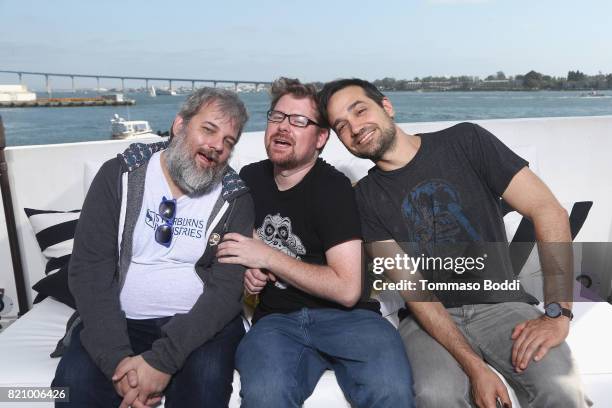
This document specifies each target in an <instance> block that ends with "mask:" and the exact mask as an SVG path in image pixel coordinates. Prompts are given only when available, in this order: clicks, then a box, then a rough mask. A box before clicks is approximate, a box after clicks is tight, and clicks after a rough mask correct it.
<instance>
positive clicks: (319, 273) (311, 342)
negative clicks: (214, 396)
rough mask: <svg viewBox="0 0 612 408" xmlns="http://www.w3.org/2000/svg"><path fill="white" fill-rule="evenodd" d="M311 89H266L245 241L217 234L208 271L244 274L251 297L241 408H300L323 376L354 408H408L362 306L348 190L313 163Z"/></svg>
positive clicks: (392, 343)
mask: <svg viewBox="0 0 612 408" xmlns="http://www.w3.org/2000/svg"><path fill="white" fill-rule="evenodd" d="M315 96H316V90H315V88H314V86H312V85H308V84H302V83H300V82H299V81H298V80H295V79H286V78H281V79H279V80H277V81H276V82H275V83H274V84H273V86H272V103H271V109H270V111H268V125H267V128H266V132H265V147H266V152H267V154H268V160H264V161H261V162H259V163H254V164H251V165H249V166H246V167H244V168H243V169H242V171H241V173H240V175H241V177H242V178H243V179H244V180H245V182H246V183H247V185H248V186H249V188H250V190H251V194H252V196H253V201H254V203H255V227H256V231H255V238H251V234H249V236H244V234H242V235H241V234H227V235H226V236H225V239H224V242H222V243H221V244H220V245H219V250H218V252H217V254H218V256H219V262H221V263H224V264H242V265H245V266H246V267H248V268H250V269H248V270H247V273H246V275H245V287H246V290H247V291H248V292H249V293H252V294H259V304H258V305H257V308H256V310H255V313H254V317H253V322H254V325H253V328H252V329H251V330H250V331H249V333H248V334H247V335H246V336H245V338H244V340H243V341H242V342H241V343H240V346H239V347H238V350H237V353H236V367H237V369H238V371H239V372H240V378H241V396H242V405H243V407H254V408H257V407H300V406H302V404H303V403H304V401H305V400H306V399H307V398H308V397H309V396H310V394H311V393H312V391H313V390H314V388H315V386H316V384H317V382H318V381H319V378H320V377H321V375H322V374H323V372H324V371H325V370H326V369H333V370H334V371H335V373H336V378H337V380H338V383H339V385H340V387H341V388H342V390H343V391H344V394H345V396H346V398H347V399H348V400H349V401H350V402H351V404H352V405H353V406H356V407H411V406H412V396H411V392H410V385H411V381H412V380H411V376H410V367H409V365H408V361H407V358H406V355H405V352H404V349H403V346H402V343H401V339H400V337H399V335H398V333H397V331H396V330H395V329H394V327H393V326H392V325H391V324H390V323H389V322H387V321H386V320H385V319H383V318H382V317H381V316H380V314H379V313H378V310H379V304H378V302H373V301H368V298H367V296H362V289H364V286H365V285H362V276H361V266H362V265H361V231H360V227H359V215H358V213H357V206H356V203H355V198H354V193H353V189H352V186H351V183H350V181H349V179H348V178H347V177H346V176H344V175H343V174H342V173H340V172H339V171H338V170H336V169H334V168H333V167H332V166H331V165H329V164H327V163H326V162H325V161H324V160H322V159H320V158H319V154H320V152H321V150H322V149H323V147H324V146H325V144H326V142H327V140H328V137H329V128H328V127H327V126H326V125H325V124H324V122H322V121H321V117H320V115H319V113H318V111H317V105H316V102H315Z"/></svg>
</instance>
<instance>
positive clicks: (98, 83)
mask: <svg viewBox="0 0 612 408" xmlns="http://www.w3.org/2000/svg"><path fill="white" fill-rule="evenodd" d="M96 84H97V85H96V92H97V93H98V94H99V93H100V77H96Z"/></svg>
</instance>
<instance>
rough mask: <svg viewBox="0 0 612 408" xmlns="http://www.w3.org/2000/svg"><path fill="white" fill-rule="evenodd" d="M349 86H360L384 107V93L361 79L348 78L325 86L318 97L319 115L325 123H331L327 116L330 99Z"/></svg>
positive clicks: (368, 95) (367, 94)
mask: <svg viewBox="0 0 612 408" xmlns="http://www.w3.org/2000/svg"><path fill="white" fill-rule="evenodd" d="M348 86H358V87H360V88H361V89H363V92H364V93H365V94H366V96H367V97H368V98H370V99H372V100H373V101H374V102H376V103H377V104H378V105H379V106H380V107H382V106H383V104H382V101H383V99H384V98H385V95H383V93H382V92H380V91H379V90H378V88H376V86H374V84H372V83H371V82H368V81H365V80H363V79H359V78H346V79H336V80H334V81H331V82H328V83H326V84H325V85H324V86H323V89H321V91H320V92H319V94H318V95H317V105H318V106H319V113H320V115H321V117H322V118H323V121H324V122H326V123H329V116H328V115H327V104H328V103H329V100H330V98H331V97H332V96H333V94H335V93H336V92H338V91H340V90H342V89H344V88H346V87H348Z"/></svg>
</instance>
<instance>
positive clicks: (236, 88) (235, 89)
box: [234, 82, 238, 92]
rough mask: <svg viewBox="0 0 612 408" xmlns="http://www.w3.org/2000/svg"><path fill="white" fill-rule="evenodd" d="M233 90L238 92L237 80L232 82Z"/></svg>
mask: <svg viewBox="0 0 612 408" xmlns="http://www.w3.org/2000/svg"><path fill="white" fill-rule="evenodd" d="M234 92H238V82H234Z"/></svg>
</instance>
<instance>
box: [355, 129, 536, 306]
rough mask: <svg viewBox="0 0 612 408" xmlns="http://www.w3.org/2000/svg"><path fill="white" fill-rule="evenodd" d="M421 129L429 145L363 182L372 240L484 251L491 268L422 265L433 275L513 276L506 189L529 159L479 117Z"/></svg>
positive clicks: (462, 298) (468, 299)
mask: <svg viewBox="0 0 612 408" xmlns="http://www.w3.org/2000/svg"><path fill="white" fill-rule="evenodd" d="M419 136H420V137H421V146H420V148H419V150H418V152H417V154H416V155H415V157H414V158H413V159H412V160H411V161H410V162H409V163H408V164H407V165H406V166H404V167H402V168H400V169H397V170H393V171H382V170H380V169H379V168H377V167H374V168H372V169H370V171H369V172H368V175H367V176H366V177H364V178H363V179H362V180H360V181H359V183H358V184H357V186H356V188H355V190H356V198H357V204H358V207H359V211H360V215H361V220H362V231H363V235H364V241H366V242H375V241H385V240H395V241H397V242H398V243H400V246H401V247H402V248H403V249H404V251H405V252H407V253H408V255H410V256H413V257H419V256H427V257H432V258H435V257H441V258H443V259H444V258H446V256H450V257H457V256H463V257H464V258H465V257H472V258H477V257H479V256H483V255H484V258H483V259H485V261H484V262H483V263H484V265H485V267H484V270H476V269H474V270H472V271H469V272H465V271H464V272H462V273H457V271H456V270H455V271H453V270H441V269H440V268H439V267H433V268H432V269H431V270H426V269H421V271H422V272H423V275H424V278H425V279H427V280H429V281H430V282H432V281H435V282H464V283H467V282H480V283H481V288H482V287H483V285H482V284H483V283H484V280H485V279H486V280H493V281H496V282H504V281H505V280H508V281H512V280H513V279H515V277H514V273H513V270H512V264H511V262H510V257H509V252H508V251H507V244H506V243H507V238H506V232H505V228H504V222H503V215H502V211H501V206H500V197H501V195H502V194H503V192H504V191H505V189H506V187H507V186H508V184H509V183H510V181H511V180H512V178H513V177H514V175H515V174H516V173H518V172H519V171H520V170H521V169H522V168H524V167H525V166H527V165H528V163H527V161H525V160H524V159H522V158H521V157H519V156H518V155H516V154H515V153H514V152H512V151H511V150H510V149H509V148H508V147H507V146H506V145H504V144H503V143H502V142H501V141H500V140H499V139H497V138H496V137H495V136H494V135H493V134H491V133H490V132H488V131H487V130H485V129H484V128H482V127H480V126H478V125H476V124H472V123H460V124H458V125H455V126H452V127H450V128H448V129H444V130H441V131H438V132H433V133H425V134H421V135H419ZM494 243H499V244H494ZM483 252H484V254H483ZM485 254H486V255H485ZM436 268H438V269H436ZM435 293H436V295H437V296H438V298H439V299H440V301H441V302H442V303H443V304H444V305H445V306H446V307H458V306H462V305H466V304H478V303H500V302H509V301H513V302H528V303H537V301H536V300H535V299H534V298H533V297H531V296H530V295H528V294H526V293H525V292H524V291H523V290H495V291H492V290H488V291H485V290H479V291H457V290H451V291H443V292H435Z"/></svg>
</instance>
